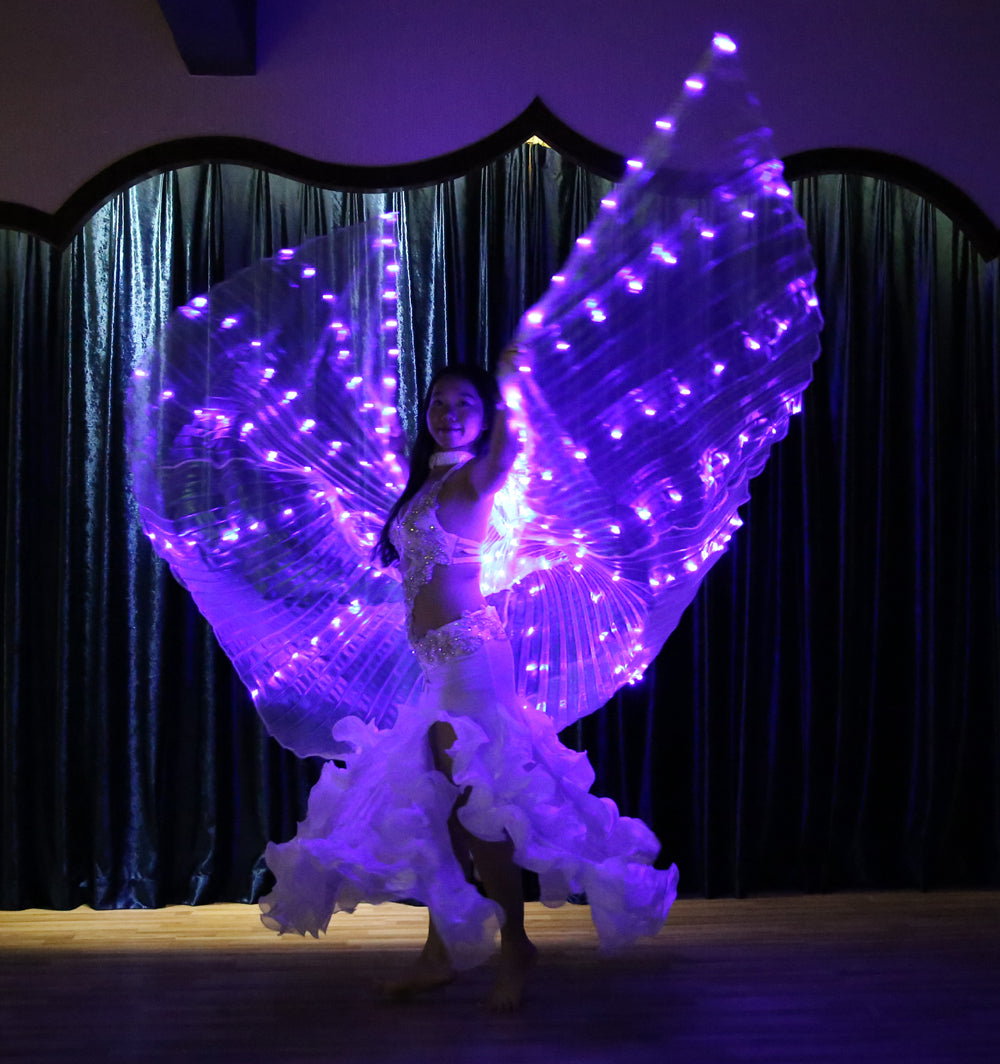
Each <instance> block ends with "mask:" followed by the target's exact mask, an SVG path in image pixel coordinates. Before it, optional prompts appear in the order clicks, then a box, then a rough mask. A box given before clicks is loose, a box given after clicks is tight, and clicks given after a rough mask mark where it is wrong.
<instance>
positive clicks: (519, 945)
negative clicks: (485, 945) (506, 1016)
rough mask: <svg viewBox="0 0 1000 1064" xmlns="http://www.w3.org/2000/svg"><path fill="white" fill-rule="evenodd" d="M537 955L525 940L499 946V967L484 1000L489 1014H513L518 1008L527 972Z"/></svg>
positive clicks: (535, 950) (526, 979) (536, 951)
mask: <svg viewBox="0 0 1000 1064" xmlns="http://www.w3.org/2000/svg"><path fill="white" fill-rule="evenodd" d="M537 954H538V950H537V949H535V947H534V946H533V945H532V944H531V942H530V941H529V940H528V939H527V938H525V939H520V940H518V941H516V942H504V943H503V944H502V945H501V947H500V967H499V969H498V971H497V977H496V979H495V980H494V983H493V989H492V990H491V991H490V995H489V997H488V998H487V999H486V1007H487V1008H488V1009H489V1010H490V1012H514V1011H516V1010H517V1009H518V1008H519V1007H520V1005H521V996H522V994H523V993H524V985H525V983H526V982H527V981H528V972H529V971H530V970H531V966H532V965H533V964H534V963H535V957H536V956H537Z"/></svg>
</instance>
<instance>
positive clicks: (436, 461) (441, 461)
mask: <svg viewBox="0 0 1000 1064" xmlns="http://www.w3.org/2000/svg"><path fill="white" fill-rule="evenodd" d="M475 457H476V456H475V455H474V454H473V453H472V451H435V452H434V453H433V454H432V455H431V460H430V466H431V469H434V468H435V466H452V465H458V463H459V462H468V460H469V459H470V458H475Z"/></svg>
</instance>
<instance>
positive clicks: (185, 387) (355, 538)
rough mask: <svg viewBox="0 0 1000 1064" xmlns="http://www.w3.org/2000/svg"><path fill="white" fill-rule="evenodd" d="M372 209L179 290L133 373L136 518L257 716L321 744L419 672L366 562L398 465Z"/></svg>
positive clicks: (281, 735) (330, 747)
mask: <svg viewBox="0 0 1000 1064" xmlns="http://www.w3.org/2000/svg"><path fill="white" fill-rule="evenodd" d="M393 224H394V219H393V217H392V216H391V215H386V216H382V217H380V218H376V219H374V220H373V221H371V222H370V223H366V224H362V225H358V226H354V227H351V228H348V229H344V230H341V231H339V232H337V233H335V234H334V235H333V236H332V237H328V238H322V239H320V240H316V241H313V242H312V243H309V244H306V245H304V246H303V247H301V248H299V249H298V250H296V251H282V252H279V253H278V255H276V256H275V257H274V258H273V259H269V260H267V261H264V262H261V263H258V264H257V265H255V266H253V267H251V268H249V269H247V270H244V271H243V272H241V273H239V274H237V275H236V276H235V277H233V278H231V279H230V280H228V281H226V282H224V283H222V284H220V285H218V286H216V287H214V288H213V289H212V290H211V292H210V293H209V294H208V295H207V296H203V297H198V298H196V299H192V300H191V302H190V303H188V304H187V305H186V306H184V307H181V308H180V310H179V311H177V312H176V313H175V314H174V315H173V317H172V318H171V320H170V322H169V324H168V326H167V328H166V329H165V331H164V333H163V334H162V335H161V337H160V338H159V340H158V342H157V344H156V345H155V346H154V348H153V349H151V350H150V351H149V352H147V354H146V356H145V357H144V359H143V360H142V361H141V362H140V364H139V365H138V366H137V368H136V369H135V372H134V378H133V384H132V389H131V393H130V397H129V409H128V420H129V447H130V457H131V465H132V474H133V480H134V487H135V494H136V498H137V500H138V503H139V511H140V516H141V520H142V523H143V527H144V529H145V531H146V533H147V535H148V536H149V538H150V540H151V541H152V543H153V545H154V547H155V549H156V550H157V552H158V553H159V554H160V555H161V556H162V557H163V558H165V559H166V560H167V561H168V562H169V564H170V568H171V570H172V571H173V573H174V575H175V576H176V577H177V579H178V580H179V581H180V582H181V583H182V584H183V585H184V586H185V587H186V588H188V590H189V591H190V592H191V594H192V596H193V597H194V600H195V602H196V603H197V605H198V608H199V609H200V610H201V612H202V613H203V614H204V615H205V617H206V618H207V619H208V620H209V622H210V623H211V625H212V628H213V629H214V631H215V633H216V636H217V637H218V639H219V642H220V644H221V645H222V647H223V648H224V650H225V651H226V653H227V654H228V655H229V657H230V658H231V660H232V661H233V664H234V665H235V667H236V670H237V672H238V673H239V676H240V678H241V679H242V680H243V682H244V683H245V684H246V685H247V687H248V688H249V689H250V691H251V694H252V695H253V698H254V702H255V704H256V706H257V709H258V711H259V712H260V714H261V717H262V718H263V720H264V722H265V724H266V725H267V727H268V729H269V731H270V732H271V733H272V734H273V735H274V736H275V737H276V738H277V739H278V740H279V741H280V742H281V743H282V744H283V745H285V746H287V747H289V748H290V749H292V750H294V751H295V752H296V753H299V754H301V755H312V754H318V755H322V756H328V757H329V756H334V755H336V754H337V753H338V752H339V751H340V749H341V748H340V746H339V745H338V744H337V743H336V742H335V741H334V740H333V737H332V734H331V733H332V729H333V726H334V725H335V724H336V722H337V721H338V720H340V719H341V718H342V717H344V716H346V715H348V714H353V715H357V716H361V717H363V718H364V719H366V720H371V721H373V722H374V723H375V724H377V725H379V726H388V725H390V724H391V723H392V721H393V717H394V713H395V709H396V707H397V706H398V705H399V704H400V703H401V702H403V701H404V700H405V699H407V698H408V697H409V696H410V695H411V694H412V692H413V690H414V688H415V686H416V685H417V684H418V682H419V672H418V669H417V666H416V664H415V662H414V659H413V656H412V654H410V652H409V650H408V648H407V646H406V642H405V638H404V634H403V632H404V626H403V605H402V595H401V594H400V589H399V585H398V583H397V582H396V581H395V580H393V579H391V577H390V576H388V575H386V574H383V573H382V572H380V570H379V569H377V568H376V567H373V566H372V565H371V564H370V561H369V555H370V552H371V547H372V544H373V543H374V537H375V535H376V534H377V532H378V530H379V528H380V527H381V525H382V522H383V521H384V520H385V515H386V513H387V512H388V510H389V508H390V506H391V505H392V501H393V499H394V498H395V497H396V496H398V494H399V492H400V491H401V490H402V484H403V480H404V478H403V476H402V470H401V469H400V468H399V466H398V465H397V464H396V461H395V459H394V458H393V457H392V455H391V454H389V453H387V450H386V446H385V442H386V441H387V440H388V437H389V434H390V432H391V431H392V430H393V429H394V428H395V425H396V413H395V408H394V406H393V403H394V401H395V395H396V361H395V360H396V357H397V356H398V353H399V352H398V350H397V349H396V347H395V344H396V327H395V326H396V322H395V304H394V302H393V300H394V298H395V283H394V282H395V274H396V271H397V269H398V267H397V266H396V264H395V255H394V248H395V238H394V234H393Z"/></svg>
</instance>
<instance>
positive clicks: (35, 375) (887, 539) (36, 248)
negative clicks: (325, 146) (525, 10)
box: [0, 145, 1000, 908]
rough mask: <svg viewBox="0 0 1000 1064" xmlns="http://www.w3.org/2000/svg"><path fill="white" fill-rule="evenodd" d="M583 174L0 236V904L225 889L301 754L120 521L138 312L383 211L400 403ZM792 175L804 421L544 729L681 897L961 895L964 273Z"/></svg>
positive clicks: (967, 875) (967, 825)
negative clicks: (656, 642) (804, 335)
mask: <svg viewBox="0 0 1000 1064" xmlns="http://www.w3.org/2000/svg"><path fill="white" fill-rule="evenodd" d="M606 187H607V185H606V183H605V182H603V181H602V180H600V179H598V178H595V177H593V176H592V175H589V174H587V173H586V172H585V171H582V170H581V169H579V168H578V167H576V166H574V165H572V164H570V163H569V162H567V161H565V160H562V159H561V158H560V157H559V156H558V155H557V154H556V153H554V152H552V151H550V150H547V149H545V148H544V147H541V146H538V145H533V146H526V147H524V148H522V149H519V150H518V151H515V152H513V153H511V154H510V155H508V156H506V157H504V158H503V159H500V160H498V161H497V162H496V163H494V164H493V165H491V166H489V167H487V168H485V169H484V170H482V171H478V172H476V173H473V174H470V175H468V176H467V177H465V178H463V179H461V180H459V181H455V182H450V183H447V184H444V185H440V186H433V187H428V188H423V189H417V190H411V191H407V192H405V193H397V194H391V195H389V194H386V195H369V196H360V195H353V194H345V193H338V192H330V191H322V190H317V189H315V188H312V187H309V186H305V185H302V184H299V183H297V182H294V181H290V180H286V179H282V178H277V177H275V176H273V175H268V174H266V173H263V172H259V171H254V170H250V169H247V168H242V167H236V166H205V167H199V168H191V169H185V170H180V171H177V172H174V173H170V174H167V175H164V176H161V177H156V178H151V179H149V180H147V181H144V182H143V183H141V184H140V185H137V186H135V187H134V188H132V189H130V190H128V191H126V192H124V193H122V194H121V195H120V196H118V197H117V198H116V199H115V200H113V201H112V202H111V203H109V204H107V205H106V206H105V207H103V208H102V209H101V210H100V211H99V212H98V213H97V214H96V215H95V216H94V218H93V219H92V220H91V221H90V222H89V223H88V224H87V226H86V227H85V228H84V230H83V232H82V233H81V234H80V235H79V236H78V237H77V238H76V239H75V240H74V241H73V243H72V244H71V245H70V247H69V248H68V249H67V251H65V252H64V253H60V252H56V251H53V250H51V249H49V248H48V247H46V246H45V245H44V244H42V243H40V242H39V241H37V240H34V239H32V238H28V237H26V236H23V235H20V234H17V233H11V232H6V233H0V270H2V273H0V285H2V287H0V337H2V351H3V357H4V359H5V364H4V372H3V378H2V379H3V381H4V385H3V387H4V400H5V402H4V404H3V414H2V415H0V416H2V417H3V418H4V419H5V421H4V422H3V425H2V428H3V431H4V434H5V437H6V441H7V448H6V453H5V456H4V461H3V463H2V469H3V474H2V475H3V477H4V488H5V491H4V500H5V513H4V531H3V535H4V552H5V557H4V567H3V577H2V579H3V602H4V622H3V625H4V627H3V633H4V645H3V691H4V701H3V717H2V722H3V723H2V728H3V730H2V743H3V746H2V778H0V787H2V790H0V801H2V806H0V832H2V836H0V837H2V855H0V856H2V865H0V905H2V906H3V907H6V908H18V907H24V906H43V907H56V908H66V907H72V906H75V905H78V904H81V903H86V904H90V905H93V906H95V907H116V906H117V907H122V906H151V905H162V904H167V903H173V902H185V901H186V902H207V901H220V900H222V901H226V900H250V899H251V898H254V897H256V896H257V895H258V894H259V893H260V892H261V890H262V889H263V888H264V887H265V886H266V875H267V873H266V870H264V868H263V866H262V864H261V861H260V857H259V855H260V853H261V851H262V849H263V846H264V844H265V842H266V840H267V839H269V838H275V839H280V838H286V837H288V836H289V835H291V834H292V833H293V831H294V825H295V820H296V819H297V817H299V816H300V815H301V813H302V810H303V808H304V801H305V796H306V794H307V792H308V788H309V786H310V785H311V782H312V781H313V779H314V778H315V774H316V771H317V765H315V764H313V763H304V762H299V761H296V759H294V758H293V757H291V756H290V755H288V754H286V753H285V752H283V751H282V750H280V749H279V748H277V746H276V745H275V744H274V743H273V742H272V741H271V740H269V739H268V738H267V737H266V736H265V735H264V734H263V732H262V729H261V727H260V726H259V724H258V722H257V719H256V717H255V715H254V713H253V709H252V707H251V705H250V702H249V698H248V696H247V695H246V692H245V691H244V690H243V689H242V687H241V686H240V685H239V683H238V682H237V681H236V680H235V679H234V677H233V674H232V672H231V670H230V668H229V666H228V663H227V662H226V660H225V658H224V657H223V656H222V655H221V653H220V652H219V650H218V648H217V647H216V645H215V643H214V640H213V639H212V636H211V633H210V631H209V630H208V628H207V626H206V625H205V623H204V622H203V621H202V620H201V618H200V617H199V616H198V614H197V613H196V611H195V610H194V609H193V607H192V606H191V604H190V601H189V600H188V598H187V596H186V594H185V593H184V592H183V591H181V590H180V589H179V588H178V587H177V586H176V585H175V584H174V583H173V581H172V580H171V578H170V577H169V576H168V575H167V574H166V573H165V571H164V567H163V566H162V565H161V564H160V563H159V562H158V561H157V560H155V558H154V557H153V556H152V553H151V551H150V550H149V548H148V545H147V543H146V541H145V538H144V537H142V535H141V533H140V532H139V530H138V526H137V523H136V521H135V514H134V507H133V504H132V502H131V500H130V497H129V493H128V484H127V477H126V472H125V468H124V455H123V445H124V438H123V437H124V433H123V413H122V411H123V398H124V388H125V384H126V381H127V379H128V376H129V371H130V367H131V364H132V361H133V359H134V358H135V356H136V354H137V353H138V352H139V351H141V350H142V349H143V347H144V346H145V345H147V344H148V343H149V342H150V341H151V339H152V338H153V336H154V335H155V332H156V330H157V328H158V327H159V326H160V325H161V324H162V323H163V321H164V320H165V318H166V317H167V315H168V314H169V312H170V309H171V308H172V307H173V306H174V305H176V304H177V303H179V302H181V301H182V300H185V299H186V298H188V297H189V296H190V295H192V294H194V293H195V292H198V291H202V290H204V289H205V288H207V287H208V286H209V285H210V284H212V283H214V282H215V281H217V280H219V279H221V278H223V277H225V276H227V275H228V274H230V273H232V272H233V271H235V270H236V269H239V268H240V267H241V266H244V265H247V264H249V263H250V262H252V261H254V260H255V259H257V258H260V257H262V256H266V255H270V254H272V253H273V252H274V251H275V250H277V249H278V248H279V247H282V246H294V245H295V244H297V243H300V242H301V241H303V240H305V239H307V238H308V237H310V236H313V235H316V234H319V233H323V232H327V231H329V230H330V229H331V228H334V227H336V226H339V225H342V224H347V223H350V222H352V221H355V220H357V219H359V218H361V217H364V216H366V215H367V214H370V213H372V212H374V211H379V210H384V209H386V207H391V208H393V209H396V210H398V211H399V212H400V215H401V218H402V232H403V254H404V255H405V256H406V258H407V265H408V270H409V276H410V290H409V292H408V293H407V294H406V299H405V301H404V305H403V307H402V308H401V323H402V327H403V333H404V347H405V348H406V349H407V351H408V352H410V357H409V359H408V361H407V363H406V366H405V372H404V373H403V374H401V387H402V390H403V401H404V403H409V404H411V405H412V404H413V403H414V401H415V397H416V395H417V393H418V392H419V391H420V390H422V387H423V385H424V383H425V382H426V380H427V377H428V375H429V373H430V372H431V370H432V369H433V368H435V367H436V366H438V365H440V364H441V363H443V362H444V361H445V360H447V359H451V360H485V359H487V358H488V357H490V356H492V355H493V354H494V353H495V352H496V351H497V349H498V348H499V346H500V345H501V343H502V342H503V340H504V339H505V338H506V337H507V335H509V333H510V331H511V329H512V328H513V325H514V323H515V322H516V320H517V318H518V317H519V315H520V313H521V312H522V311H523V310H524V309H525V307H526V306H527V305H529V304H530V303H531V302H532V301H533V300H534V299H535V298H536V297H537V296H538V295H539V294H540V292H541V291H542V290H543V289H544V288H545V286H546V284H547V279H548V277H549V276H550V274H551V273H553V272H554V271H555V269H556V268H557V266H558V265H559V263H560V262H561V261H562V259H563V258H564V257H565V255H566V253H567V252H568V250H569V247H570V246H571V243H572V240H573V239H574V238H575V236H576V235H577V234H578V233H579V232H580V231H581V230H582V229H583V228H584V227H585V225H586V224H587V222H588V220H589V219H590V217H591V216H592V214H593V212H594V210H595V208H596V205H597V201H598V200H599V199H600V196H601V194H602V193H603V192H604V190H605V189H606ZM797 193H798V196H799V204H800V209H801V210H802V212H803V214H804V215H805V217H806V220H807V225H808V227H809V230H810V233H811V236H812V239H813V242H814V245H815V248H816V254H817V260H818V264H819V269H820V278H819V288H820V296H821V299H822V302H823V306H824V311H825V315H826V319H827V328H826V332H825V336H824V353H823V357H822V359H821V361H820V363H819V364H818V366H817V373H816V383H815V384H814V386H813V388H812V389H811V390H810V392H809V393H808V396H807V404H806V410H805V414H804V417H803V418H802V419H799V420H798V422H797V423H796V425H795V427H794V429H793V432H792V434H791V436H790V437H789V438H788V439H787V440H786V441H785V442H784V443H783V444H782V445H781V446H780V447H779V448H778V449H777V450H776V451H775V453H774V455H773V457H772V461H771V463H770V465H769V467H768V469H767V470H766V472H765V474H764V475H763V476H762V477H761V478H759V479H758V481H757V482H756V489H755V494H754V499H753V501H752V502H751V504H750V505H749V507H748V511H749V512H748V513H747V514H746V515H745V516H746V517H747V518H748V522H747V525H746V527H745V528H743V529H742V530H741V533H740V535H739V537H737V539H736V540H734V544H733V548H732V550H731V553H730V554H729V555H728V556H727V557H726V558H724V559H723V560H722V561H721V562H720V563H719V564H718V565H717V566H716V567H715V569H714V570H713V572H712V574H711V576H710V577H709V579H708V581H707V585H706V587H705V588H704V589H703V591H702V593H701V595H700V596H699V598H698V599H697V601H696V603H695V605H694V606H693V608H692V609H691V610H690V611H689V614H688V615H687V616H686V618H685V619H684V621H683V623H682V625H681V627H680V628H679V630H678V631H677V633H676V634H675V636H674V637H673V638H672V640H671V641H670V643H669V644H668V646H667V648H666V650H665V651H664V653H663V654H661V656H660V657H659V659H658V660H657V662H656V663H655V666H654V667H653V669H651V670H650V672H649V674H648V676H647V679H646V681H645V682H644V683H642V684H640V685H637V686H636V687H635V688H631V689H628V690H627V691H626V692H625V693H623V694H622V695H621V696H619V697H618V698H616V699H615V700H614V702H613V703H612V704H611V705H610V706H608V707H607V709H605V710H604V711H603V712H602V713H600V714H598V715H596V716H595V717H593V718H591V719H589V720H587V721H585V722H583V723H581V724H580V725H578V726H576V727H574V728H573V729H571V730H570V731H569V733H568V734H567V736H566V738H567V740H568V741H572V742H576V743H577V744H582V745H584V746H586V747H587V748H588V749H589V750H590V752H591V756H592V759H593V760H594V762H595V764H596V766H597V770H598V783H597V787H598V789H599V790H600V791H601V792H602V793H607V794H610V795H611V796H612V797H614V798H615V799H616V800H617V801H618V802H619V804H620V805H621V806H622V807H623V809H624V810H625V811H626V812H629V813H632V814H635V815H640V816H643V817H644V818H646V819H647V820H648V821H650V822H651V824H652V826H653V827H654V829H655V830H656V831H657V832H658V834H659V835H660V837H661V839H662V840H663V843H664V856H665V858H667V859H669V860H676V861H677V862H678V864H679V865H680V866H681V873H682V886H683V887H684V889H686V890H687V891H689V892H695V893H709V894H731V893H737V894H740V893H746V892H754V891H766V890H773V889H808V890H813V889H832V888H849V887H880V886H886V887H887V886H921V887H924V886H934V885H945V884H978V885H997V884H998V883H1000V844H998V835H1000V769H998V764H1000V756H998V755H1000V677H998V670H1000V575H998V571H997V569H998V567H997V558H998V557H1000V542H998V540H1000V487H998V477H1000V473H998V469H1000V456H998V446H1000V445H998V439H1000V431H998V430H1000V425H998V417H1000V386H998V354H1000V352H998V347H1000V344H998V336H997V333H998V326H997V319H998V309H1000V282H998V271H997V264H996V263H995V262H994V263H989V264H987V263H984V262H983V261H982V260H981V259H979V258H978V257H977V256H976V254H975V253H974V252H973V251H971V249H970V247H969V244H968V242H967V240H966V239H965V237H964V236H963V235H962V234H961V233H959V232H957V231H954V230H953V228H952V226H951V225H950V223H949V222H948V221H947V219H945V218H944V217H943V216H942V215H941V214H940V213H938V212H937V211H935V210H934V209H933V208H931V207H930V206H928V205H927V204H926V203H925V202H924V201H923V200H922V199H921V198H920V197H918V196H916V195H914V194H911V193H908V192H905V191H902V190H900V189H898V188H895V187H891V186H888V185H886V184H884V183H882V182H879V181H875V180H872V179H867V178H856V177H836V176H833V177H823V178H817V179H810V180H807V181H804V182H802V183H801V185H800V187H799V188H798V189H797Z"/></svg>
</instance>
